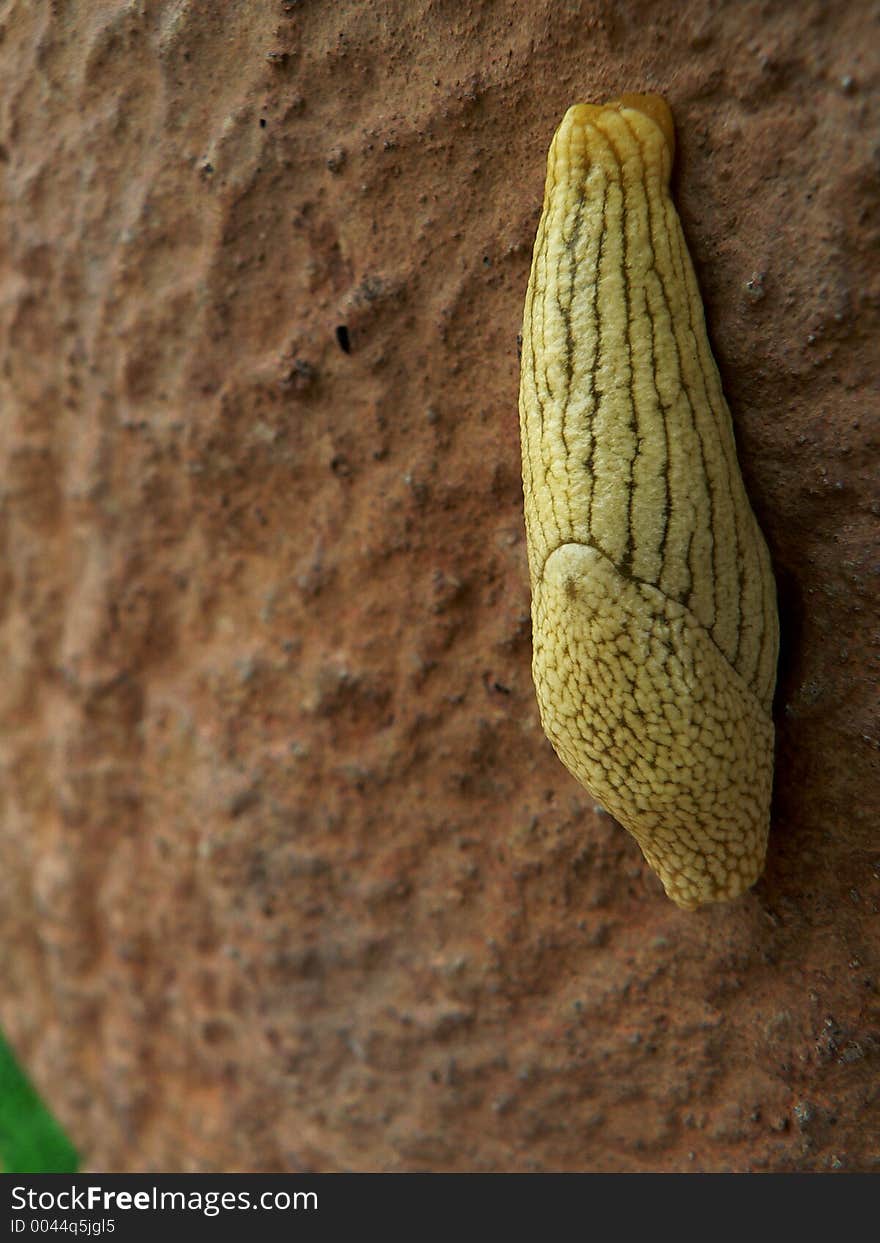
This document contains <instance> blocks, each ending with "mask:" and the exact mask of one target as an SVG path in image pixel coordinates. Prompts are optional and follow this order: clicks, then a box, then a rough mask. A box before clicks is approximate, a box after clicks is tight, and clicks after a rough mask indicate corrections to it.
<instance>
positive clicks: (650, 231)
mask: <svg viewBox="0 0 880 1243" xmlns="http://www.w3.org/2000/svg"><path fill="white" fill-rule="evenodd" d="M673 151H674V130H673V124H672V116H671V113H670V111H669V108H668V107H667V105H666V103H665V102H664V101H663V100H662V99H660V98H659V97H658V96H652V95H624V96H623V97H622V98H621V99H619V100H615V101H613V102H612V103H609V104H606V105H604V106H602V107H599V106H595V105H591V104H577V105H576V106H575V107H573V108H569V110H568V112H567V113H566V114H565V117H564V118H563V121H562V124H561V125H560V127H559V129H558V130H557V132H556V135H555V137H554V139H553V142H552V145H551V147H550V154H549V156H548V160H547V185H546V189H545V193H544V211H543V215H542V217H541V223H540V225H539V226H538V235H537V238H536V240H535V251H534V257H533V261H532V271H531V277H530V280H529V287H528V293H527V295H526V305H525V313H524V316H523V346H522V378H521V385H520V424H521V431H522V459H523V491H524V497H525V517H526V535H527V541H528V554H529V572H530V575H531V581H532V622H533V643H534V653H533V662H532V672H533V675H534V680H535V687H536V689H537V694H538V704H539V707H540V711H541V722H542V724H543V726H544V730H545V732H546V734H547V737H548V738H549V739H550V741H551V743H552V744H553V746H554V748H555V750H556V753H557V754H558V756H559V758H560V759H561V760H562V762H563V764H565V766H566V767H567V768H568V769H569V771H570V772H571V773H573V774H574V776H575V777H577V779H578V780H579V781H581V782H582V783H583V784H584V785H585V786H586V787H587V789H588V790H589V791H590V792H591V793H592V794H593V796H594V797H595V798H596V799H598V800H599V802H601V803H602V804H603V806H604V807H606V808H607V810H608V811H610V812H611V813H612V814H613V815H614V816H616V818H617V819H618V820H619V821H620V823H621V824H623V825H624V826H625V827H626V828H627V829H629V831H630V832H631V833H632V834H633V836H634V837H635V838H636V840H637V841H638V843H639V846H640V847H641V849H642V852H643V854H644V856H645V858H646V859H647V861H648V863H649V864H650V865H651V867H652V868H653V869H654V871H655V872H656V873H657V875H658V876H659V877H660V879H661V881H662V882H663V886H664V888H665V890H666V892H667V894H668V895H669V897H670V898H672V900H673V901H674V902H676V903H677V904H678V905H679V906H682V907H686V908H693V907H696V906H699V905H700V904H701V903H704V902H718V901H724V900H727V899H730V898H735V897H736V896H737V895H738V894H740V893H742V892H743V890H745V889H747V888H748V887H749V885H751V884H753V883H754V881H755V880H756V879H757V878H758V876H759V875H760V873H761V870H762V868H763V865H764V853H765V850H766V843H767V830H768V826H769V818H770V792H771V786H772V781H773V722H772V720H771V716H770V706H771V700H772V698H773V686H774V682H775V677H776V660H777V652H778V643H779V639H778V623H777V616H776V593H775V589H774V583H773V574H772V570H771V567H770V558H769V555H768V553H767V546H766V544H765V543H764V539H763V536H762V535H761V532H760V530H759V528H758V524H757V522H756V520H755V516H754V514H753V513H752V510H751V506H750V505H749V501H748V497H747V496H746V493H745V489H744V487H743V482H742V478H741V476H740V471H739V466H738V463H737V458H736V446H735V444H734V438H733V428H732V425H731V420H730V412H729V410H728V408H727V403H726V401H725V400H724V395H723V393H722V391H721V381H720V379H719V375H718V369H717V367H716V366H715V361H714V359H713V357H712V353H711V350H710V348H709V341H708V337H707V335H706V326H705V321H704V317H703V307H702V302H701V300H700V294H699V290H698V288H697V283H696V278H695V276H694V271H693V267H692V265H691V261H690V257H689V255H688V252H687V247H686V245H685V241H684V237H683V235H682V231H681V224H680V223H679V219H678V215H677V214H676V211H675V207H674V206H673V203H672V199H671V198H670V195H669V175H670V172H671V169H672V159H673Z"/></svg>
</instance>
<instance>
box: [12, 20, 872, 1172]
mask: <svg viewBox="0 0 880 1243" xmlns="http://www.w3.org/2000/svg"><path fill="white" fill-rule="evenodd" d="M220 7H221V6H219V5H216V4H213V3H196V2H195V0H190V2H187V0H176V2H174V3H171V2H170V0H169V2H168V3H158V2H157V3H146V2H144V3H140V2H135V3H122V2H120V0H114V2H111V0H106V2H99V0H94V2H92V3H85V2H83V3H80V4H71V5H63V6H62V5H58V4H49V3H48V2H47V0H46V2H40V0H18V2H17V3H8V4H6V5H5V6H4V8H3V18H2V23H3V40H2V43H0V83H2V88H0V142H2V144H3V161H4V162H3V164H2V166H0V167H2V172H3V176H4V179H5V192H4V194H3V196H2V198H0V212H2V221H0V227H2V230H3V237H4V245H3V247H2V252H0V342H2V344H0V402H2V406H3V410H4V417H3V420H2V440H0V456H2V468H0V479H2V488H3V498H2V500H3V503H2V532H3V556H2V561H0V565H2V570H3V590H2V594H0V599H2V602H3V615H2V654H3V668H4V677H3V682H2V699H0V764H2V772H3V780H2V786H0V789H2V804H0V826H2V834H3V839H2V857H3V868H2V871H0V946H2V961H0V975H2V979H3V989H2V994H0V995H2V1005H0V1025H2V1027H3V1029H4V1030H5V1031H6V1032H7V1033H8V1035H9V1036H10V1038H11V1040H12V1041H13V1042H14V1044H15V1047H16V1050H17V1052H18V1053H19V1054H20V1055H21V1057H22V1059H23V1061H24V1063H25V1064H26V1066H27V1067H28V1069H29V1071H30V1072H31V1073H32V1074H33V1076H34V1078H35V1080H36V1081H37V1083H38V1084H39V1086H40V1088H41V1090H42V1091H43V1092H44V1094H45V1095H46V1097H47V1099H48V1100H49V1101H50V1102H51V1104H52V1106H53V1108H54V1109H55V1111H56V1112H57V1113H58V1115H59V1116H60V1118H61V1119H62V1120H63V1122H64V1124H65V1125H66V1126H67V1127H68V1128H69V1129H70V1131H71V1133H72V1134H73V1136H74V1137H75V1139H76V1141H77V1143H78V1144H79V1145H80V1146H81V1148H82V1149H83V1151H84V1153H85V1156H86V1160H87V1162H88V1163H89V1165H91V1166H92V1167H97V1168H105V1169H115V1170H121V1169H140V1170H143V1169H150V1168H165V1169H202V1170H211V1169H224V1168H228V1169H258V1170H273V1169H303V1168H310V1169H343V1168H346V1169H347V1168H355V1169H397V1170H413V1169H436V1170H445V1169H505V1170H525V1169H540V1168H542V1169H563V1170H580V1169H615V1170H642V1169H663V1170H678V1169H688V1170H693V1169H704V1170H722V1169H736V1170H744V1169H775V1170H786V1169H818V1170H826V1169H836V1168H842V1169H844V1170H858V1169H869V1168H875V1163H876V1160H877V1145H876V1135H877V1068H878V1058H880V1015H878V1007H877V981H878V970H880V964H878V953H877V924H878V920H877V912H878V907H880V843H878V837H877V823H878V813H880V806H878V803H880V799H878V768H877V759H878V757H877V747H878V741H877V739H878V726H877V722H876V719H875V712H876V699H875V693H874V690H873V685H872V681H873V678H874V675H875V673H876V656H877V647H876V637H875V631H876V616H875V603H876V586H877V578H876V552H875V551H873V549H875V547H876V543H875V541H876V531H877V501H876V477H877V469H878V462H877V457H878V447H877V442H878V422H877V396H876V391H875V388H874V381H875V377H876V342H877V339H878V327H880V325H878V302H880V276H878V271H877V262H876V253H877V245H878V241H880V212H878V197H877V189H876V177H877V165H876V159H877V157H876V151H875V147H876V135H877V132H878V124H880V116H878V95H877V87H878V66H877V63H876V59H874V56H875V51H874V49H876V47H877V43H878V40H877V38H876V34H877V32H878V30H880V26H878V13H877V10H876V8H875V7H874V6H873V5H869V4H866V3H854V4H851V5H846V6H830V5H825V4H822V3H819V2H818V0H814V2H812V3H810V2H809V0H808V2H807V3H806V4H804V3H803V2H802V0H799V2H798V3H789V4H772V5H771V4H763V3H749V2H746V3H736V4H733V3H731V4H722V5H719V4H716V3H710V2H709V0H705V2H702V0H688V2H687V3H683V4H681V5H678V6H674V7H671V6H669V5H668V4H654V5H652V4H647V5H646V4H643V3H641V2H640V3H638V4H636V3H626V2H625V3H622V4H615V5H613V6H612V5H610V4H604V3H600V2H599V0H596V2H595V3H583V4H578V3H572V4H565V5H560V4H556V3H549V0H548V2H547V3H545V4H541V3H536V4H534V5H530V6H528V12H527V13H526V9H525V6H521V5H514V4H513V3H500V2H499V3H497V4H492V5H485V6H482V5H480V6H477V5H467V4H458V3H456V4H444V3H428V2H427V0H423V2H418V0H417V2H415V3H411V2H409V0H408V2H407V3H405V4H404V3H390V4H389V3H382V4H379V3H369V2H367V3H360V2H359V3H353V2H351V3H342V4H339V5H323V4H317V3H314V4H310V3H303V4H293V3H290V4H281V3H276V2H275V0H272V2H271V3H269V2H268V0H266V2H265V3H256V2H254V3H248V4H241V5H235V6H223V7H224V12H223V13H222V14H221V12H220ZM639 87H641V88H643V89H649V90H657V91H660V92H661V93H662V94H664V95H665V96H666V97H667V98H668V99H669V101H670V103H671V105H672V108H673V111H674V114H675V118H676V123H677V133H678V141H679V152H678V157H677V165H676V169H677V171H676V173H675V174H674V178H673V182H674V192H675V199H676V202H677V204H678V206H679V211H680V213H681V215H682V220H683V224H684V229H685V232H686V235H687V237H688V242H689V244H690V247H691V253H692V255H693V258H694V262H695V266H696V269H697V273H698V276H699V280H700V284H701V288H702V291H703V296H704V300H705V303H706V308H707V317H708V322H709V329H710V335H711V338H712V343H713V347H714V349H715V354H716V358H717V360H718V363H719V367H720V370H721V374H722V378H723V381H724V385H725V391H726V394H727V397H728V400H729V402H730V406H731V409H732V411H733V412H734V422H735V428H736V434H737V443H738V450H739V456H740V461H741V464H742V467H743V473H744V476H745V481H746V486H747V489H748V493H749V496H750V497H751V499H752V502H753V505H754V507H755V511H756V513H757V516H758V519H759V521H760V523H761V526H762V529H763V530H764V532H765V534H766V535H767V540H768V544H769V547H770V551H771V555H772V558H773V563H774V570H775V572H776V577H777V582H778V585H779V589H780V604H781V609H780V614H781V629H782V657H781V665H780V682H779V687H778V691H777V697H776V703H775V718H776V722H777V750H776V785H775V796H774V808H773V824H772V829H771V835H770V846H769V853H768V863H767V869H766V872H765V875H764V878H763V879H762V880H761V881H760V882H759V883H758V885H757V886H756V887H755V889H754V890H753V891H751V892H750V893H749V894H748V895H746V896H745V897H744V898H742V899H741V900H740V901H739V902H737V903H735V904H733V905H732V906H730V907H712V908H709V909H707V910H706V911H705V912H699V913H698V914H696V915H694V914H688V913H683V912H680V911H678V910H676V908H675V907H673V906H672V904H671V903H669V902H668V901H667V900H666V898H665V897H664V895H663V893H662V891H661V888H660V885H659V882H658V881H657V880H656V878H655V877H654V876H653V875H652V874H651V872H650V871H649V869H648V868H647V866H646V864H645V863H644V861H643V860H642V858H641V856H640V854H639V851H638V847H637V846H636V843H635V842H634V841H633V840H632V839H631V838H630V837H629V836H628V835H627V834H626V833H625V832H623V830H622V829H621V828H620V827H619V826H618V825H616V824H615V823H614V822H613V821H612V820H611V819H610V818H607V817H604V816H601V815H599V814H597V813H596V812H595V811H594V809H593V807H592V805H591V803H590V801H589V799H588V798H585V796H584V793H583V791H582V789H581V788H580V787H579V786H578V785H577V783H576V782H575V781H574V779H573V778H571V777H570V776H569V775H568V774H567V773H566V772H565V771H564V769H562V768H561V767H560V765H559V762H558V760H557V759H556V757H555V756H554V754H553V752H552V749H551V747H550V745H549V743H547V742H546V741H544V739H543V735H542V733H541V728H540V724H539V721H538V712H537V708H536V706H535V702H534V693H533V688H532V684H531V678H530V673H529V657H530V643H529V623H528V608H529V593H528V576H527V568H526V553H525V540H524V533H523V525H522V495H521V487H520V477H519V446H518V436H517V414H516V393H517V380H518V362H517V346H516V337H517V332H518V330H519V323H520V316H521V311H522V303H523V296H524V292H525V287H526V281H527V277H528V266H529V256H530V250H531V245H532V240H533V238H534V235H535V228H536V226H537V222H538V216H539V211H540V202H541V187H542V184H543V179H544V159H545V153H546V146H547V138H548V135H549V134H550V133H552V130H553V127H554V125H555V124H556V123H557V121H558V119H559V117H560V116H561V115H562V114H563V112H564V111H565V108H566V107H567V105H568V104H569V103H570V102H571V100H573V99H578V98H581V99H584V98H587V99H603V98H611V97H613V96H614V95H615V94H617V93H619V92H620V91H621V90H625V89H630V90H632V89H638V88H639ZM341 325H345V326H346V328H347V330H348V343H349V346H350V353H346V352H344V351H343V349H342V348H340V345H339V344H338V342H337V336H336V329H337V327H339V326H341ZM343 338H344V334H343Z"/></svg>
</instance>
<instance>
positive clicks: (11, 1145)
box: [0, 1036, 79, 1174]
mask: <svg viewBox="0 0 880 1243" xmlns="http://www.w3.org/2000/svg"><path fill="white" fill-rule="evenodd" d="M78 1167H79V1158H78V1157H77V1155H76V1150H75V1148H74V1147H73V1144H71V1142H70V1140H69V1139H68V1138H67V1136H66V1135H65V1134H64V1132H63V1131H62V1129H61V1127H60V1126H59V1125H58V1123H57V1122H56V1121H55V1119H54V1118H53V1117H52V1115H51V1114H50V1113H49V1111H48V1109H47V1108H46V1106H45V1105H44V1104H43V1102H42V1101H41V1100H40V1098H39V1096H38V1095H37V1093H36V1092H35V1091H34V1088H33V1086H32V1084H31V1082H30V1080H29V1079H28V1077H27V1075H25V1073H24V1071H23V1070H22V1069H21V1067H20V1066H19V1064H18V1062H17V1061H16V1059H15V1055H14V1054H13V1052H12V1050H11V1049H10V1047H9V1045H8V1044H7V1043H6V1041H5V1040H4V1039H3V1037H2V1036H0V1170H2V1171H3V1172H4V1173H7V1174H69V1173H73V1172H74V1171H75V1170H77V1169H78Z"/></svg>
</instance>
